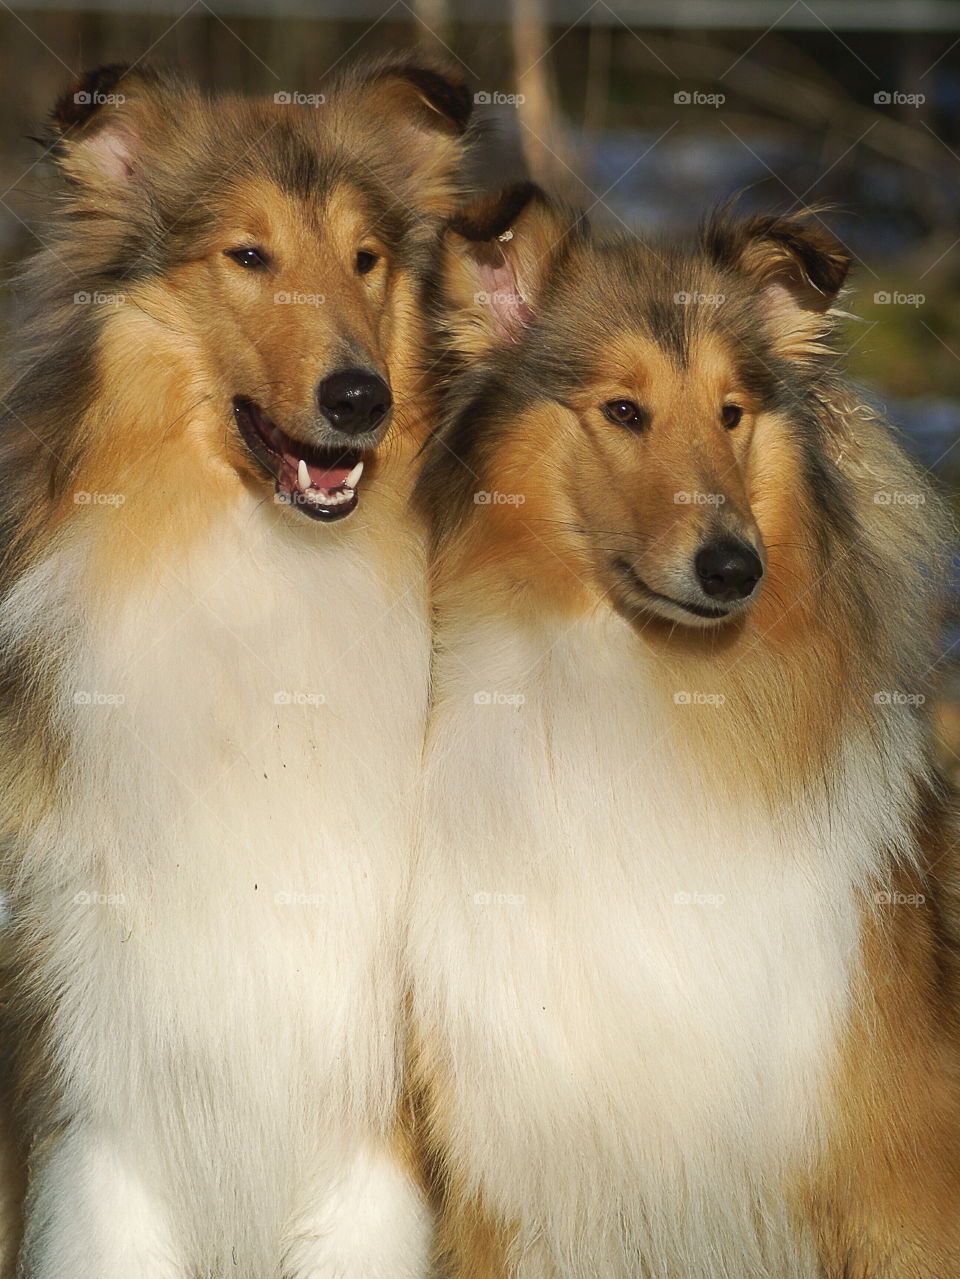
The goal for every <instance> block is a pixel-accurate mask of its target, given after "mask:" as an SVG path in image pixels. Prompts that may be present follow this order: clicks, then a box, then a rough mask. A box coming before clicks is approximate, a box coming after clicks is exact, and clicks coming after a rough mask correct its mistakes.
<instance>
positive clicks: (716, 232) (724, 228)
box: [704, 213, 850, 360]
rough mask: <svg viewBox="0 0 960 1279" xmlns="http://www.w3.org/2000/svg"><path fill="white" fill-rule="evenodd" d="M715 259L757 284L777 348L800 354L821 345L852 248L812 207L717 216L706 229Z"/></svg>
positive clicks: (793, 356)
mask: <svg viewBox="0 0 960 1279" xmlns="http://www.w3.org/2000/svg"><path fill="white" fill-rule="evenodd" d="M704 238H705V245H706V248H707V250H708V252H710V253H711V254H712V256H713V258H714V260H715V261H716V262H717V264H718V265H720V266H724V267H729V268H732V269H733V270H736V271H738V272H739V273H740V274H742V275H745V276H747V277H748V279H750V280H751V282H753V283H754V284H755V285H756V288H757V290H758V293H759V296H760V301H761V308H762V311H763V314H764V321H765V324H766V328H767V331H768V333H769V335H770V336H771V339H772V341H773V343H774V346H775V347H776V349H777V350H778V353H779V354H782V355H783V356H784V357H786V358H788V359H795V360H797V359H803V358H804V357H806V356H809V355H811V354H813V353H815V352H816V351H818V350H820V349H821V348H820V346H819V339H820V338H821V337H822V336H823V335H824V333H825V332H826V331H827V329H828V328H829V321H828V320H827V319H826V318H825V317H826V315H827V312H829V311H830V309H831V307H832V306H833V305H834V303H835V302H836V300H837V297H838V295H839V293H840V290H841V289H842V288H843V284H844V281H845V280H846V278H847V273H848V271H849V269H850V254H849V253H848V251H847V250H846V249H845V248H844V246H843V245H842V244H841V243H840V241H839V240H838V239H837V238H836V236H834V235H833V233H832V232H831V231H829V230H828V229H827V228H826V227H825V226H824V225H823V224H822V223H821V222H820V221H819V220H818V219H817V217H816V215H814V214H812V213H804V214H799V215H797V216H795V217H791V218H779V217H773V216H770V215H763V216H758V217H753V218H749V219H747V220H746V221H744V222H741V223H737V222H730V221H727V220H725V219H719V220H718V221H716V222H714V223H713V224H711V225H710V226H709V227H708V228H707V230H706V232H705V237H704Z"/></svg>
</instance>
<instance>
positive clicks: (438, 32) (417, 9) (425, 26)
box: [413, 0, 450, 45]
mask: <svg viewBox="0 0 960 1279" xmlns="http://www.w3.org/2000/svg"><path fill="white" fill-rule="evenodd" d="M413 12H414V13H415V14H416V16H417V18H418V19H419V22H418V23H417V26H418V27H419V28H420V29H419V31H418V32H417V40H418V42H419V43H421V44H424V43H426V44H430V43H432V40H433V41H435V40H439V41H440V42H441V43H442V44H444V45H449V43H450V13H449V10H448V7H447V0H414V3H413ZM431 37H432V40H431Z"/></svg>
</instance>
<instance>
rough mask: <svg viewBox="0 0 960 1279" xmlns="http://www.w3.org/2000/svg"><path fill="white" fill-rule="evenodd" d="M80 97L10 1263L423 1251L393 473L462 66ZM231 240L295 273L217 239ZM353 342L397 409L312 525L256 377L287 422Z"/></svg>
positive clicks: (355, 1268)
mask: <svg viewBox="0 0 960 1279" xmlns="http://www.w3.org/2000/svg"><path fill="white" fill-rule="evenodd" d="M95 91H96V92H100V93H102V94H103V95H110V94H112V93H117V92H119V93H121V94H122V96H123V99H124V100H123V102H122V104H121V105H119V106H116V107H114V106H105V107H103V108H102V114H101V113H100V112H97V113H94V112H92V111H80V110H78V109H77V107H76V105H75V104H76V103H78V102H80V101H82V99H78V98H77V97H76V95H75V92H74V91H73V90H71V92H70V93H69V94H67V95H66V96H65V97H64V99H63V101H62V103H61V104H60V106H59V108H58V110H57V112H56V113H55V115H54V119H53V123H52V126H51V130H52V132H51V139H52V141H53V143H54V149H55V155H56V158H57V160H58V163H59V165H60V167H61V169H62V171H63V178H64V187H63V193H62V195H61V204H60V207H59V209H58V210H57V212H56V214H55V216H54V217H53V219H52V221H51V225H50V228H49V233H48V235H47V236H46V237H45V240H46V243H47V248H45V249H44V250H43V251H42V252H41V253H40V254H39V255H38V256H37V257H36V258H35V259H34V260H33V261H32V262H31V263H30V264H29V265H28V266H27V268H26V270H25V274H24V277H23V280H22V287H23V292H24V295H25V298H26V303H27V309H28V314H27V316H26V320H25V324H24V327H23V329H22V331H21V337H20V340H19V343H18V347H17V351H16V354H15V357H14V363H13V372H12V375H11V377H10V381H9V384H8V388H7V391H6V393H5V396H4V402H5V405H6V412H5V414H4V416H3V420H2V450H3V453H2V467H3V474H4V489H3V496H2V502H0V525H2V528H3V532H4V555H3V560H2V564H0V657H2V668H0V669H2V687H3V703H2V717H0V748H2V754H0V758H2V764H0V767H2V772H3V790H4V805H3V819H2V820H3V851H4V857H3V888H4V890H5V892H6V893H7V894H8V896H9V898H10V901H11V903H12V906H13V921H14V922H13V930H12V937H11V943H12V956H11V959H10V965H9V969H10V972H11V973H12V981H11V982H10V984H9V989H8V991H7V998H5V1003H4V1011H5V1013H6V1014H7V1017H6V1020H5V1036H6V1043H7V1045H8V1047H12V1049H13V1056H14V1058H15V1061H14V1076H15V1087H16V1102H15V1109H14V1121H15V1125H16V1128H17V1130H18V1138H19V1142H20V1149H21V1152H22V1153H23V1156H24V1157H25V1159H26V1160H27V1165H28V1172H29V1188H28V1193H27V1201H26V1228H25V1238H24V1242H23V1245H22V1248H21V1252H20V1260H19V1267H18V1270H17V1274H18V1275H19V1276H20V1279H68V1277H69V1279H186V1276H190V1279H220V1276H222V1275H225V1274H227V1273H229V1274H231V1275H235V1276H237V1279H268V1277H269V1276H273V1277H274V1279H280V1276H282V1277H283V1279H300V1277H301V1276H302V1277H303V1279H306V1276H307V1275H309V1276H311V1279H317V1277H319V1276H326V1277H327V1279H333V1277H334V1276H336V1277H337V1279H341V1277H343V1276H354V1277H355V1279H361V1277H362V1279H374V1277H375V1276H382V1277H383V1279H387V1276H389V1277H390V1279H399V1277H403V1279H420V1277H421V1276H423V1275H424V1273H425V1271H426V1267H427V1265H428V1250H429V1218H428V1212H427V1208H426V1205H425V1203H424V1201H423V1198H422V1196H421V1194H420V1191H419V1188H418V1184H417V1174H416V1171H415V1169H414V1167H413V1160H412V1157H411V1156H410V1153H409V1150H408V1146H407V1145H406V1144H405V1143H404V1142H403V1141H402V1140H400V1139H399V1138H398V1136H397V1133H398V1125H399V1119H398V1113H397V1112H398V1104H399V1103H398V1092H399V1086H400V1070H401V1063H400V1043H399V1025H400V1017H401V1005H402V995H403V990H402V984H401V975H400V968H399V929H400V923H399V904H400V902H401V900H402V896H403V891H404V886H405V882H406V875H407V870H408V862H409V851H410V838H411V820H412V804H411V799H412V792H413V790H414V788H415V781H416V777H417V772H418V765H419V757H420V750H421V744H422V735H423V722H424V716H425V709H426V698H427V687H426V679H427V664H428V652H429V635H428V627H427V616H426V601H425V586H424V574H425V565H424V548H423V536H422V529H421V526H420V524H419V522H418V521H417V520H416V519H414V518H413V517H412V516H411V515H410V512H409V510H408V497H409V490H410V486H411V484H412V466H413V459H414V457H415V455H416V453H417V450H418V448H419V445H420V443H421V441H422V439H423V438H424V436H425V434H426V430H427V427H428V425H429V423H430V422H431V420H432V417H433V391H432V382H431V379H430V377H429V374H428V372H427V367H428V361H427V358H426V355H425V346H426V340H427V334H428V326H427V324H426V321H425V318H424V305H425V303H424V292H425V289H426V287H427V284H428V280H429V277H430V274H431V270H432V261H433V245H434V241H435V239H436V234H437V230H438V225H439V218H440V217H441V216H442V215H444V214H447V213H450V212H451V211H452V210H453V208H454V206H455V204H456V202H457V200H458V199H459V192H460V175H459V170H460V165H461V161H462V158H463V154H464V146H465V137H464V127H465V124H466V118H467V116H468V115H469V98H468V97H467V95H466V90H465V89H464V88H463V86H462V84H461V83H460V81H459V80H458V78H457V77H456V76H453V77H449V76H448V74H446V73H443V72H442V71H441V70H439V69H437V68H432V67H429V66H425V65H422V64H418V63H404V62H402V61H400V62H397V63H395V64H375V65H373V66H370V67H367V68H363V69H358V70H356V71H353V72H351V73H349V74H348V75H346V76H345V77H343V78H342V79H341V80H340V81H338V82H337V83H335V84H333V85H331V86H329V87H328V89H327V101H326V103H325V105H324V107H323V109H322V110H319V109H318V110H311V109H310V108H302V107H301V108H298V107H295V106H290V105H284V104H277V103H274V102H272V101H246V100H244V99H240V98H223V99H215V100H209V101H208V100H207V99H205V98H203V96H202V95H201V94H200V93H199V92H198V91H197V90H195V89H194V88H192V87H191V86H189V85H182V84H179V83H178V82H176V81H173V80H171V79H169V78H168V77H165V76H162V75H158V74H156V73H153V72H149V71H147V72H138V73H126V72H124V71H123V70H122V69H117V68H111V69H107V70H106V71H104V72H101V73H97V74H96V75H94V76H93V77H91V78H88V79H86V80H85V81H82V82H81V86H80V87H79V88H78V90H77V92H88V93H93V92H95ZM91 100H92V99H91V98H88V99H87V101H91ZM238 237H240V242H241V243H244V242H249V241H250V240H253V241H254V242H255V243H263V244H266V246H267V247H268V248H269V250H270V254H271V262H272V263H273V268H272V269H273V274H271V275H269V276H264V275H262V274H261V275H259V276H258V275H255V274H250V273H245V272H244V271H243V270H242V269H241V268H239V267H237V266H236V264H235V263H233V262H232V261H231V260H229V259H228V258H227V257H225V256H224V250H226V249H228V248H231V247H232V246H234V245H235V244H236V243H237V241H238ZM367 247H371V248H375V249H376V250H377V252H378V253H379V254H380V261H379V263H378V266H377V271H376V272H374V273H371V274H370V275H368V276H364V277H363V278H362V279H361V278H360V276H359V275H358V274H357V272H356V271H355V270H354V263H355V255H356V253H357V250H358V249H360V248H364V249H366V248H367ZM276 290H283V291H286V292H296V293H298V294H304V295H311V296H313V297H315V298H318V297H320V296H321V295H322V298H321V300H320V301H319V302H315V303H308V302H304V303H301V304H298V303H288V304H278V302H277V300H276V298H275V296H274V293H275V291H276ZM78 292H86V293H88V294H94V293H96V294H100V295H103V297H101V299H100V300H98V301H95V302H92V303H89V304H78V303H76V301H75V299H74V294H75V293H78ZM350 360H353V361H354V362H366V363H369V364H370V365H372V366H373V367H374V368H376V369H378V370H380V371H382V373H383V376H384V377H385V378H387V379H389V382H390V385H391V388H392V392H393V398H394V402H395V408H394V413H393V418H392V419H391V423H390V426H389V429H388V434H387V436H386V438H385V439H384V441H383V443H382V445H381V446H380V447H379V449H378V450H377V451H376V454H375V455H374V454H370V455H369V456H368V457H367V466H366V470H365V473H364V476H363V478H362V481H361V489H360V504H359V507H358V509H357V510H356V511H355V512H353V513H352V514H351V515H350V516H349V517H348V518H347V519H346V520H345V521H343V522H341V523H338V524H332V525H322V524H319V523H316V522H314V521H312V520H310V519H308V518H307V517H306V516H304V515H302V514H300V513H299V512H297V511H294V510H291V509H290V508H289V507H287V506H283V505H278V504H277V503H276V502H275V501H274V493H273V489H274V485H273V481H272V479H271V478H270V477H269V476H268V475H267V474H266V473H265V472H264V471H263V470H262V469H261V468H260V467H259V465H258V464H257V463H255V462H254V460H253V458H252V456H251V455H250V454H249V453H248V452H247V450H246V448H245V446H244V445H243V443H242V441H241V438H240V435H239V434H238V431H237V427H236V425H235V421H234V416H233V410H232V398H233V397H234V396H236V395H238V394H239V395H246V396H251V397H255V398H256V399H257V400H258V401H259V402H260V403H261V404H262V405H263V406H264V408H265V409H266V410H267V411H268V412H269V414H270V416H271V418H272V419H273V420H274V421H275V422H276V423H277V424H278V425H279V426H280V427H281V428H283V429H285V430H287V431H289V432H290V433H292V434H296V435H297V436H298V438H299V437H300V435H301V433H302V431H303V429H304V427H305V426H306V425H307V422H308V418H309V417H310V415H311V413H315V412H316V410H315V405H314V396H315V387H316V384H317V382H318V380H319V379H320V378H321V377H322V376H324V375H325V374H326V373H328V372H329V371H331V370H332V369H335V368H338V367H341V366H342V365H343V364H344V363H345V362H349V361H350ZM116 497H119V498H120V499H122V500H121V501H115V502H113V503H111V501H110V499H111V498H116ZM103 499H106V500H105V501H104V500H103ZM96 696H100V697H106V698H107V699H108V700H107V701H100V702H99V703H98V702H97V701H95V700H94V698H95V697H96ZM304 697H307V698H311V697H312V698H313V699H314V700H313V701H312V702H311V701H309V700H308V701H304V700H302V699H303V698H304ZM298 699H300V700H298ZM317 699H320V700H319V701H318V700H317ZM8 1189H9V1190H10V1195H9V1201H10V1202H11V1203H12V1204H14V1205H15V1202H16V1194H15V1190H16V1188H15V1186H14V1185H12V1184H10V1185H9V1186H8ZM13 1211H15V1207H14V1209H13ZM15 1229H16V1226H15V1225H14V1226H13V1227H12V1228H11V1233H12V1232H13V1231H15Z"/></svg>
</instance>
